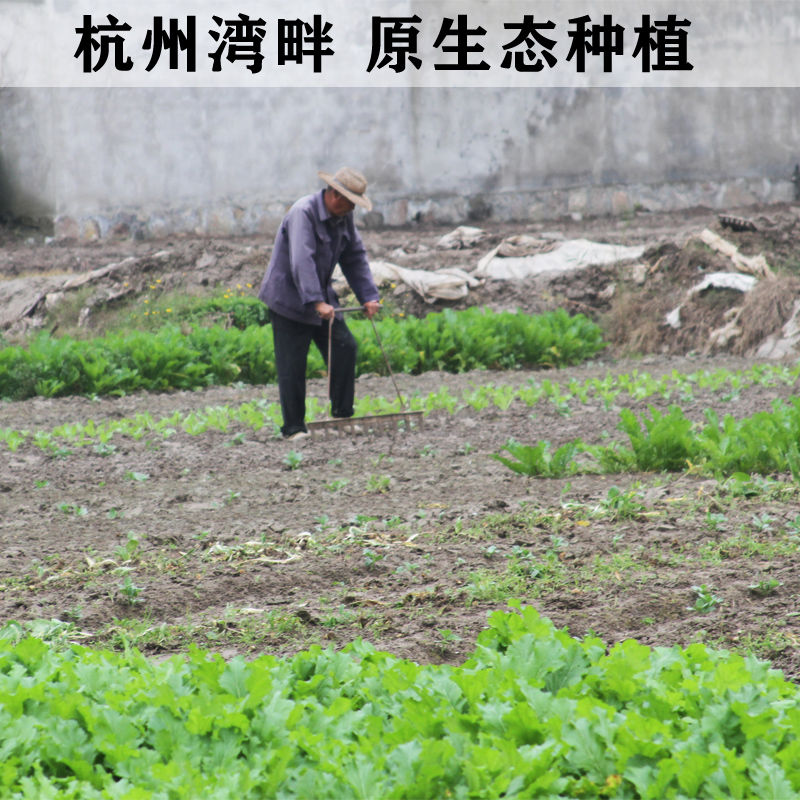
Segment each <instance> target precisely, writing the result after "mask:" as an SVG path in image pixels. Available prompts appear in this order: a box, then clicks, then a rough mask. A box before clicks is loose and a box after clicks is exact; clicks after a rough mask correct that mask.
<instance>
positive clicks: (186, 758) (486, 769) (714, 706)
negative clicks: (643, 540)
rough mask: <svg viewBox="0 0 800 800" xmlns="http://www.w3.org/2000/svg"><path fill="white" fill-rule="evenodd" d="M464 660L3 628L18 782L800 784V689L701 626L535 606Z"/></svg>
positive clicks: (1, 692)
mask: <svg viewBox="0 0 800 800" xmlns="http://www.w3.org/2000/svg"><path fill="white" fill-rule="evenodd" d="M513 605H515V606H516V611H515V612H511V613H507V612H495V613H493V614H492V615H491V617H490V619H489V628H488V630H485V631H484V632H483V633H481V634H480V636H479V638H478V642H477V646H476V649H475V652H474V653H473V655H472V657H471V658H470V659H468V660H467V661H466V662H465V663H464V664H463V665H461V666H459V667H452V666H420V665H418V664H415V663H413V662H410V661H405V660H401V659H398V658H395V657H393V656H391V655H389V654H387V653H384V652H379V651H376V650H375V649H374V648H373V647H372V646H371V645H369V644H367V643H365V642H363V641H357V642H355V643H354V644H352V645H350V646H348V647H347V648H345V650H344V651H342V652H338V653H336V652H333V651H332V650H321V649H320V648H318V647H313V648H311V649H310V650H307V651H305V652H301V653H298V654H297V655H296V656H294V657H293V658H291V659H288V660H284V659H277V658H274V657H272V656H261V657H260V658H258V659H256V660H255V661H252V662H249V663H248V662H245V661H244V660H243V659H241V658H236V659H233V660H232V661H230V662H227V663H226V662H225V661H224V660H223V659H222V658H220V657H219V656H214V655H211V654H210V653H207V652H204V651H201V650H198V649H194V650H192V651H191V652H190V653H189V655H188V657H187V658H182V657H174V658H172V659H171V660H169V661H167V662H162V663H155V662H152V661H148V660H147V659H145V658H144V657H143V656H141V655H140V654H138V653H137V652H136V651H129V652H127V653H125V654H124V655H118V654H114V653H110V652H105V651H104V652H93V651H90V650H86V649H83V648H79V647H76V646H73V647H70V648H69V649H59V648H52V647H50V646H49V645H48V644H46V643H45V642H43V641H42V640H39V639H34V638H23V639H21V640H18V639H17V638H16V636H15V633H17V632H18V631H16V629H15V628H14V626H8V627H7V628H6V629H5V630H4V631H3V634H4V638H3V639H2V641H0V697H1V698H2V710H0V719H1V720H2V729H3V731H4V736H3V742H2V747H1V748H0V749H1V750H2V763H3V766H2V769H0V782H2V786H3V787H4V788H3V792H4V795H5V796H14V797H25V798H34V797H35V798H42V797H56V796H57V797H74V798H77V797H81V798H106V797H112V798H145V797H159V798H160V797H164V798H167V797H190V796H203V797H213V798H233V797H237V798H256V797H259V798H260V797H315V798H320V799H321V800H322V799H324V798H332V799H333V798H336V800H341V799H342V798H375V797H384V798H408V797H448V796H452V797H577V796H581V797H610V796H613V797H627V798H663V797H691V798H706V797H708V798H711V797H734V798H741V797H792V796H795V795H796V794H797V792H798V791H800V767H798V763H800V759H798V756H800V743H798V737H797V731H798V730H800V696H798V690H797V687H796V686H794V685H792V684H790V683H788V682H786V681H785V680H784V679H783V677H782V675H781V673H780V672H778V671H776V670H772V669H770V668H769V666H768V665H767V664H766V663H764V662H760V661H757V660H755V659H752V658H750V659H743V658H741V657H739V656H735V655H731V654H729V653H726V652H724V651H715V650H711V649H708V648H706V647H705V646H704V645H700V644H694V645H690V646H689V647H687V648H685V649H680V648H677V647H672V648H664V647H658V648H650V647H646V646H644V645H641V644H638V643H636V642H634V641H625V642H622V643H620V644H618V645H615V646H614V647H612V648H611V649H610V650H608V651H607V649H606V646H605V645H604V643H603V642H601V641H600V640H599V639H596V638H593V637H589V638H586V639H584V640H582V641H579V640H576V639H573V638H571V637H570V636H569V635H567V634H566V633H565V632H564V631H560V630H556V629H555V628H554V626H553V625H552V624H551V623H550V622H549V621H548V620H546V619H544V618H542V617H540V616H539V615H538V613H537V612H536V611H535V610H534V609H533V608H521V607H520V606H519V605H518V604H513Z"/></svg>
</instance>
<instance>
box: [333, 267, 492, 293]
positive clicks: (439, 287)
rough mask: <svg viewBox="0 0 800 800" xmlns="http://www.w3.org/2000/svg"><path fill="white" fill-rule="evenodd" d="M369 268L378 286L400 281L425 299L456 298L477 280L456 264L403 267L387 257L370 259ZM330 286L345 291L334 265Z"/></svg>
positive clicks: (337, 290) (478, 282) (478, 283)
mask: <svg viewBox="0 0 800 800" xmlns="http://www.w3.org/2000/svg"><path fill="white" fill-rule="evenodd" d="M370 268H371V270H372V276H373V278H374V280H375V283H376V284H377V285H378V286H382V285H385V284H387V283H404V284H406V286H409V287H410V288H412V289H413V290H414V291H415V292H417V293H418V294H419V295H421V296H422V298H423V299H424V300H425V301H426V302H427V303H433V302H435V301H436V300H460V299H461V298H463V297H466V296H467V294H468V293H469V290H470V289H474V288H475V287H476V286H480V281H478V280H476V279H475V278H473V277H472V275H470V274H469V273H468V272H465V271H464V270H463V269H459V268H458V267H448V268H445V269H437V270H435V271H431V270H426V269H406V268H405V267H399V266H398V265H397V264H392V263H391V262H389V261H371V262H370ZM333 288H334V290H335V291H336V293H337V294H341V293H342V292H343V291H347V282H346V281H345V278H344V275H343V274H342V271H341V269H339V267H338V266H337V267H336V269H335V270H334V272H333Z"/></svg>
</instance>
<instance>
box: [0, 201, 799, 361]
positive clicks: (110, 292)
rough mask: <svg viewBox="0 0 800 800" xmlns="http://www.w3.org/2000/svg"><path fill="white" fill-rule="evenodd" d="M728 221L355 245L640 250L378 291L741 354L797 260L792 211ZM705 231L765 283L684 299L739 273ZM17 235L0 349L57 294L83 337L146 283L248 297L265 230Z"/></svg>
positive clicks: (382, 237) (520, 227)
mask: <svg viewBox="0 0 800 800" xmlns="http://www.w3.org/2000/svg"><path fill="white" fill-rule="evenodd" d="M738 212H739V214H747V216H740V217H737V219H745V220H746V221H748V223H749V224H748V225H747V226H746V228H745V229H732V228H731V227H730V226H729V225H726V224H725V222H724V220H726V219H728V217H724V216H721V215H719V214H717V213H716V212H712V211H710V210H708V209H691V210H688V211H681V212H672V213H669V214H666V213H664V214H648V213H638V214H635V215H633V216H631V217H630V218H627V219H610V218H602V219H593V220H573V219H565V220H557V221H553V222H551V223H548V224H544V223H536V224H525V223H517V224H512V223H507V224H488V225H485V226H484V227H483V228H482V230H481V232H480V234H479V235H475V236H474V237H473V238H466V239H465V240H464V241H463V243H462V242H457V243H456V244H453V243H452V242H450V243H449V245H448V246H446V247H443V246H442V237H443V235H445V234H447V233H448V231H449V229H446V228H442V227H427V228H426V227H421V226H419V227H408V228H403V229H384V230H371V229H370V230H366V231H364V233H363V236H364V240H365V243H366V246H367V249H368V252H369V253H370V257H371V258H372V259H373V260H384V261H387V262H390V263H393V264H396V265H398V266H399V267H401V268H404V269H420V270H426V271H431V272H435V271H437V270H441V269H444V268H454V267H455V268H458V269H460V270H463V271H464V272H466V273H474V272H475V270H476V268H477V265H478V263H479V262H480V261H481V259H482V258H484V257H485V256H486V254H487V253H488V252H490V251H491V250H492V249H493V248H497V247H498V246H501V245H502V244H503V243H504V242H506V241H509V240H513V239H514V238H518V237H520V236H521V235H522V236H524V237H530V236H534V237H540V238H541V239H542V240H543V241H546V240H551V241H553V242H558V241H564V240H569V239H588V240H591V241H594V242H600V243H609V244H617V245H625V246H631V245H639V246H644V247H645V250H644V254H643V256H642V258H641V259H638V260H636V262H635V263H631V262H627V263H626V262H620V263H616V264H610V265H609V264H606V265H589V266H586V267H582V268H580V269H576V270H574V271H570V272H566V273H564V272H562V273H558V274H550V275H547V274H545V275H538V276H536V277H529V278H525V279H523V280H514V281H510V280H491V279H488V280H483V281H481V282H480V285H477V286H472V287H470V289H469V291H468V292H466V294H465V296H464V297H462V298H459V299H457V300H436V301H434V302H431V301H430V299H423V297H422V296H420V294H418V293H417V292H416V291H415V290H414V289H412V288H410V287H409V286H407V285H405V284H402V285H399V286H385V287H383V294H384V298H385V300H386V302H387V304H388V305H389V307H390V308H391V309H392V310H394V311H398V312H402V313H405V314H406V315H414V316H425V315H426V314H429V313H432V312H435V311H440V310H442V309H443V308H448V307H450V308H467V307H470V306H480V307H485V308H489V309H492V310H495V311H503V310H521V311H523V312H525V313H541V312H543V311H547V310H551V309H554V308H558V307H563V308H566V309H567V310H568V311H569V312H570V313H583V314H585V315H586V316H588V317H590V318H591V319H594V320H595V321H597V322H598V323H600V324H601V325H602V326H603V327H604V329H605V332H606V338H607V340H608V341H609V342H610V345H611V348H612V350H613V352H614V353H615V354H619V355H630V354H646V353H652V354H685V353H690V352H700V353H717V352H730V353H736V354H748V353H755V352H756V351H757V350H758V348H759V346H761V344H762V343H763V342H764V341H765V339H768V338H769V337H772V338H773V339H774V338H775V337H778V338H779V337H780V336H781V329H782V327H783V326H784V325H785V324H786V323H787V321H788V320H789V319H790V318H791V317H792V314H793V309H794V298H796V297H798V283H797V279H796V278H795V277H794V271H795V265H798V264H800V245H798V244H797V237H796V236H795V232H796V230H797V226H798V224H800V208H797V207H794V206H770V207H764V208H761V207H759V208H751V209H743V210H742V209H739V210H738ZM470 230H472V229H470ZM709 231H711V232H713V233H714V234H715V235H716V236H720V237H723V238H724V240H725V242H726V243H728V244H729V245H730V247H731V248H733V249H738V251H739V252H741V253H742V254H744V255H757V256H759V257H762V258H763V259H765V261H766V263H768V264H769V265H771V267H772V268H773V269H774V271H775V275H776V277H775V279H774V281H772V280H766V279H764V280H760V281H759V283H758V284H757V286H756V288H755V289H754V290H753V291H751V292H747V293H745V294H743V293H742V292H740V291H737V290H733V289H729V288H709V289H706V290H704V291H700V292H697V293H695V294H690V292H691V289H692V287H693V286H695V285H696V284H697V283H698V281H700V280H701V279H702V278H703V277H704V276H709V275H711V274H713V273H725V272H736V271H737V270H738V269H739V268H740V266H739V265H737V263H735V262H734V261H732V260H731V258H729V257H728V256H727V255H725V254H723V253H721V252H718V251H717V250H715V249H713V248H712V247H709V246H708V244H706V243H705V241H704V240H703V238H702V235H703V233H704V232H705V233H708V232H709ZM30 234H31V231H30V230H25V231H15V230H14V229H12V228H10V227H9V226H5V228H3V230H2V231H0V242H1V243H2V247H0V308H3V309H4V312H3V315H2V318H0V328H2V329H3V330H2V331H0V332H2V333H3V334H4V336H5V338H6V340H8V341H15V340H17V339H19V338H20V337H22V336H24V335H26V334H27V333H28V332H30V331H31V330H36V329H38V328H42V327H44V328H47V327H48V325H51V324H52V317H53V310H54V307H55V306H56V305H58V304H59V303H62V302H64V301H69V300H70V299H71V298H72V299H73V302H74V298H75V296H76V295H75V293H76V291H77V290H78V289H81V291H82V294H81V295H80V297H79V303H78V307H76V308H75V309H74V314H75V321H74V322H75V324H78V322H80V324H81V325H83V326H85V327H88V328H91V327H92V326H97V325H98V324H102V323H100V322H98V320H101V319H102V315H99V314H97V313H95V312H97V311H98V310H99V309H102V308H103V307H105V306H107V305H111V304H114V303H116V304H120V303H129V304H130V303H135V302H136V301H137V298H140V297H142V296H144V295H145V294H146V293H147V292H148V291H151V290H152V286H153V285H154V282H157V284H158V286H159V289H161V290H163V289H173V290H177V291H184V292H186V293H188V294H204V293H205V294H208V293H211V292H218V291H220V290H221V289H226V288H232V287H238V289H239V290H240V291H242V290H243V291H245V292H250V293H252V294H255V292H256V291H257V287H258V285H259V284H260V282H261V278H262V276H263V272H264V269H265V267H266V264H267V262H268V260H269V256H270V253H271V250H272V236H271V235H265V236H261V237H244V238H238V239H224V238H212V237H193V236H184V235H180V236H173V237H170V238H169V239H167V240H163V241H134V240H132V239H124V238H117V239H114V238H112V239H105V240H100V241H92V242H77V241H68V240H67V241H55V240H53V239H49V238H43V237H41V236H38V237H37V236H36V235H30ZM78 275H80V276H82V277H80V278H78V277H77V276H78ZM245 287H246V288H245ZM679 306H680V324H679V325H678V326H674V325H670V324H669V323H668V322H667V315H668V314H669V313H670V312H671V311H672V310H674V309H676V308H677V307H679ZM99 332H101V331H95V333H99ZM775 352H780V353H781V354H782V355H787V354H788V355H791V354H792V352H793V351H792V349H791V347H783V348H777V349H775Z"/></svg>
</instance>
